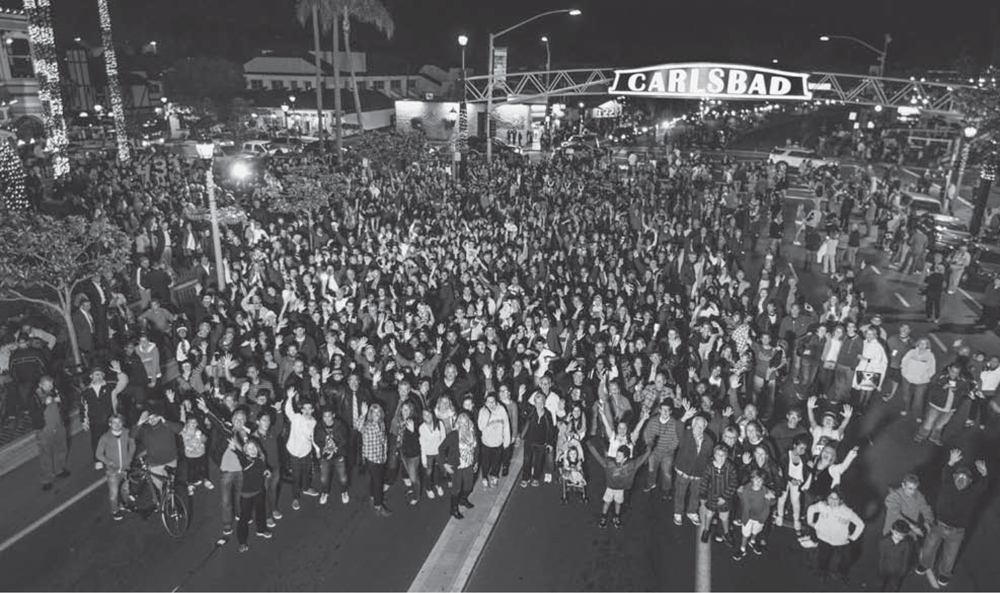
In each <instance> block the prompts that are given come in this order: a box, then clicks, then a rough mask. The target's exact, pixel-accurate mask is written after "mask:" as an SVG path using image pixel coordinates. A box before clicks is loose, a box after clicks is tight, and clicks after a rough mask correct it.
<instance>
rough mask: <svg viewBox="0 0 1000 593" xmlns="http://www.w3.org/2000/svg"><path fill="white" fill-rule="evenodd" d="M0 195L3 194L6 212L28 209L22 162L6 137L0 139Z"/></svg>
mask: <svg viewBox="0 0 1000 593" xmlns="http://www.w3.org/2000/svg"><path fill="white" fill-rule="evenodd" d="M0 196H3V204H2V206H3V207H4V208H6V210H7V212H20V211H22V210H27V209H28V197H27V194H26V193H25V174H24V162H23V161H21V157H19V156H17V153H16V152H14V147H13V146H11V143H10V141H9V140H6V139H0Z"/></svg>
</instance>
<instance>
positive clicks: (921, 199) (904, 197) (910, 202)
mask: <svg viewBox="0 0 1000 593" xmlns="http://www.w3.org/2000/svg"><path fill="white" fill-rule="evenodd" d="M899 193H900V196H901V200H900V203H901V204H902V206H903V207H904V208H909V209H910V210H911V211H912V212H913V213H915V214H921V213H923V212H929V213H931V214H944V211H943V209H942V208H941V201H940V200H938V199H937V198H935V197H933V196H930V195H927V194H921V193H917V192H915V191H902V192H899Z"/></svg>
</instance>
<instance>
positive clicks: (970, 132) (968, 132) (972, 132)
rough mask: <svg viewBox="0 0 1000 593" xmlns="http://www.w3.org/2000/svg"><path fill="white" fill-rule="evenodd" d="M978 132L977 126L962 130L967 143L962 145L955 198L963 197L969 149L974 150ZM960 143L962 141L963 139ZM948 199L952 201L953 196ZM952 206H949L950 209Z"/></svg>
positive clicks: (966, 127)
mask: <svg viewBox="0 0 1000 593" xmlns="http://www.w3.org/2000/svg"><path fill="white" fill-rule="evenodd" d="M978 132H979V130H977V129H976V127H975V126H971V125H970V126H965V128H964V129H963V130H962V136H963V137H964V138H965V142H964V143H963V145H962V156H961V160H960V161H959V163H958V175H957V176H956V178H955V196H954V197H958V196H960V195H962V178H963V177H965V166H966V165H967V164H969V149H970V148H972V139H973V138H974V137H975V136H976V134H977V133H978ZM959 141H961V139H960V140H959ZM949 189H950V188H949ZM948 193H951V192H948ZM948 199H949V200H951V199H952V196H950V195H949V196H948ZM950 206H951V204H949V207H950ZM949 209H950V208H949Z"/></svg>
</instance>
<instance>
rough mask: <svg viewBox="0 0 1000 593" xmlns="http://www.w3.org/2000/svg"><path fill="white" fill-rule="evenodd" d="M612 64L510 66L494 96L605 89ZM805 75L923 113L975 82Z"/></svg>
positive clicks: (475, 94)
mask: <svg viewBox="0 0 1000 593" xmlns="http://www.w3.org/2000/svg"><path fill="white" fill-rule="evenodd" d="M615 70H621V68H581V69H575V70H552V71H534V72H513V73H511V72H508V73H507V76H506V77H505V78H503V79H498V80H496V82H494V85H493V86H494V89H493V98H494V100H496V99H497V98H502V99H503V100H504V101H505V102H507V103H524V102H529V101H532V100H535V99H541V98H546V97H551V96H557V95H604V94H607V92H608V87H609V86H610V85H611V83H612V82H613V81H614V76H615ZM809 76H810V79H811V80H810V83H809V86H810V90H811V91H812V94H813V99H815V100H818V101H836V102H841V103H853V104H858V105H882V106H884V107H916V108H919V109H920V110H921V111H922V112H924V113H929V114H933V115H945V116H961V115H962V114H961V112H959V111H958V101H957V97H956V96H955V92H956V91H958V90H960V89H975V88H977V87H975V86H972V85H966V84H952V83H946V82H933V81H925V80H915V79H906V78H888V77H879V76H865V75H860V74H839V73H836V72H812V73H810V75H809ZM488 80H489V77H488V76H471V77H469V78H468V79H466V83H465V84H466V91H467V93H468V97H469V101H471V102H484V101H486V99H487V82H488Z"/></svg>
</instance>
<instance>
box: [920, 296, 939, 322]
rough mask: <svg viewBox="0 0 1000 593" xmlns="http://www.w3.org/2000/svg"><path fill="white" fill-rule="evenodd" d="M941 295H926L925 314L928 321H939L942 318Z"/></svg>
mask: <svg viewBox="0 0 1000 593" xmlns="http://www.w3.org/2000/svg"><path fill="white" fill-rule="evenodd" d="M941 296H942V295H941V293H939V292H938V293H930V292H928V293H927V294H926V295H925V299H924V300H925V301H926V302H925V303H924V312H925V313H926V314H927V319H937V318H938V317H941Z"/></svg>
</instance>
